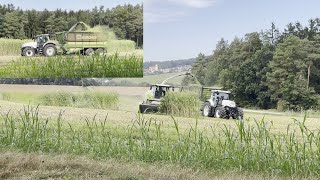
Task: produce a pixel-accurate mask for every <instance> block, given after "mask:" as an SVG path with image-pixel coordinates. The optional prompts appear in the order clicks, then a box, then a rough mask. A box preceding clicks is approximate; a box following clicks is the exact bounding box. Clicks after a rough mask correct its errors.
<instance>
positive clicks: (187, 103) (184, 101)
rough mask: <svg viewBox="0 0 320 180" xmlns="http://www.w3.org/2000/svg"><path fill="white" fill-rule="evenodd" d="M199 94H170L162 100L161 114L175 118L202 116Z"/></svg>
mask: <svg viewBox="0 0 320 180" xmlns="http://www.w3.org/2000/svg"><path fill="white" fill-rule="evenodd" d="M200 104H201V102H200V100H199V94H197V93H193V92H169V93H167V94H166V96H164V97H163V98H162V99H161V104H160V108H159V110H160V112H161V113H164V114H169V115H174V116H185V117H197V116H199V115H200V113H199V107H200Z"/></svg>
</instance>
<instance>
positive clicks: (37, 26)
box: [0, 4, 143, 47]
mask: <svg viewBox="0 0 320 180" xmlns="http://www.w3.org/2000/svg"><path fill="white" fill-rule="evenodd" d="M78 21H83V22H85V23H87V24H88V25H90V26H91V27H93V26H96V25H106V26H108V27H110V28H111V29H112V30H113V31H114V32H115V34H116V36H117V37H118V38H119V39H129V40H133V41H135V42H136V44H137V45H138V46H139V47H143V5H130V4H126V5H119V6H117V7H114V8H112V9H108V8H107V9H105V8H104V6H100V7H99V8H98V7H95V8H93V9H92V10H78V11H73V10H70V11H66V10H62V9H56V10H55V11H48V10H47V9H44V10H43V11H36V10H21V9H20V8H19V7H17V8H16V7H15V6H14V5H13V4H8V5H0V38H14V39H26V38H33V37H35V36H36V35H38V34H43V33H49V34H52V33H55V32H60V31H66V30H69V29H70V28H71V27H72V26H73V25H74V24H75V23H76V22H78Z"/></svg>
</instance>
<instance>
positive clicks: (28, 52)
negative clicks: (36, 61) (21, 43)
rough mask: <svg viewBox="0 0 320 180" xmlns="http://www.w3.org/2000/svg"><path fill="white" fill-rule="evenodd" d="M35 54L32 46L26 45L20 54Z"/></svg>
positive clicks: (28, 55)
mask: <svg viewBox="0 0 320 180" xmlns="http://www.w3.org/2000/svg"><path fill="white" fill-rule="evenodd" d="M34 54H35V50H34V49H33V48H32V47H26V48H24V49H23V51H22V56H27V57H32V56H34Z"/></svg>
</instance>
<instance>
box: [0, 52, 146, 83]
mask: <svg viewBox="0 0 320 180" xmlns="http://www.w3.org/2000/svg"><path fill="white" fill-rule="evenodd" d="M142 76H143V58H142V57H141V56H136V55H125V56H119V54H118V53H116V54H113V55H103V56H98V55H95V56H81V55H79V56H78V57H77V56H55V57H49V58H47V57H39V58H21V59H18V60H16V61H13V62H12V63H10V64H8V65H6V66H2V67H0V77H4V78H79V77H81V78H85V77H99V78H105V77H142Z"/></svg>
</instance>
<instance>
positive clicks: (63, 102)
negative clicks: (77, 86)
mask: <svg viewBox="0 0 320 180" xmlns="http://www.w3.org/2000/svg"><path fill="white" fill-rule="evenodd" d="M118 101H119V96H118V94H115V93H102V92H85V93H71V92H63V91H61V92H50V93H44V94H41V95H40V96H39V102H40V104H41V105H45V106H71V107H80V108H97V109H117V107H118Z"/></svg>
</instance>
